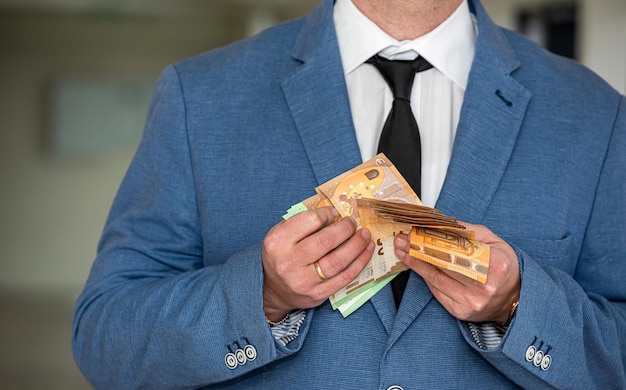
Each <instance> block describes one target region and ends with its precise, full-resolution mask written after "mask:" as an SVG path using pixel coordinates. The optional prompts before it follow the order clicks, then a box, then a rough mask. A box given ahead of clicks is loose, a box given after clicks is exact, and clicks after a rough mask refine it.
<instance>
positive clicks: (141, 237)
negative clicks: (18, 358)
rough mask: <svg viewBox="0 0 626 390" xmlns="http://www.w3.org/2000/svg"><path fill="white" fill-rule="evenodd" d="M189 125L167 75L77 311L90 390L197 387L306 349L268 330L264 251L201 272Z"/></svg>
mask: <svg viewBox="0 0 626 390" xmlns="http://www.w3.org/2000/svg"><path fill="white" fill-rule="evenodd" d="M185 117H186V112H185V105H184V96H183V92H182V89H181V87H180V83H179V79H178V76H177V73H176V70H175V68H174V67H170V68H168V69H166V70H165V71H164V73H163V74H162V76H161V78H160V80H159V82H158V84H157V87H156V90H155V94H154V97H153V101H152V105H151V108H150V110H149V114H148V119H147V124H146V129H145V132H144V137H143V139H142V142H141V144H140V146H139V149H138V151H137V153H136V156H135V158H134V159H133V161H132V163H131V166H130V167H129V170H128V172H127V174H126V177H125V178H124V180H123V182H122V184H121V187H120V189H119V192H118V194H117V196H116V199H115V201H114V204H113V206H112V208H111V212H110V215H109V218H108V220H107V222H106V226H105V228H104V232H103V235H102V238H101V241H100V243H99V246H98V253H97V257H96V260H95V262H94V264H93V267H92V270H91V274H90V276H89V279H88V281H87V283H86V286H85V288H84V291H83V293H82V294H81V296H80V297H79V299H78V301H77V304H76V308H75V316H74V323H73V340H72V348H73V353H74V357H75V360H76V362H77V364H78V366H79V368H80V369H81V370H82V372H83V373H84V375H85V376H86V377H87V379H88V380H89V381H90V382H91V383H92V385H93V386H94V387H95V388H102V389H129V388H138V387H141V388H151V389H158V388H188V387H198V386H201V385H208V384H211V383H217V382H221V381H225V380H228V379H232V378H235V377H237V376H239V375H243V374H245V373H247V372H249V371H251V370H254V369H256V368H258V367H261V366H263V365H265V364H267V363H269V362H271V361H274V360H276V359H279V358H281V357H284V356H286V355H288V354H291V353H293V352H294V351H296V350H298V349H299V348H300V347H301V343H302V340H301V339H302V338H303V337H300V338H299V339H296V340H294V341H293V342H291V343H289V344H288V346H287V347H285V346H282V345H280V344H279V343H277V342H276V341H275V339H274V338H273V336H272V334H271V331H270V328H269V326H268V325H267V324H266V322H265V319H264V312H263V302H262V284H263V271H262V263H261V243H257V244H255V245H252V246H251V247H249V248H247V249H244V250H242V251H240V252H238V253H236V254H233V255H232V256H231V257H230V258H228V259H224V260H215V259H211V261H206V259H205V253H207V251H206V248H204V247H203V246H204V245H206V244H205V241H204V240H203V238H202V233H201V221H200V220H199V217H198V207H199V206H198V204H197V203H196V196H195V191H194V172H193V169H192V164H191V161H190V160H191V155H190V148H189V145H188V137H187V135H186V128H185ZM207 263H208V264H210V265H207ZM307 317H309V318H310V317H311V316H307ZM309 321H310V319H309V320H306V321H305V323H304V324H303V325H302V327H301V329H300V334H301V335H304V334H305V333H306V332H307V329H308V324H309Z"/></svg>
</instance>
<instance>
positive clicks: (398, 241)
mask: <svg viewBox="0 0 626 390" xmlns="http://www.w3.org/2000/svg"><path fill="white" fill-rule="evenodd" d="M407 244H408V242H407V241H406V240H405V239H404V238H402V237H396V246H398V247H400V248H406V246H407Z"/></svg>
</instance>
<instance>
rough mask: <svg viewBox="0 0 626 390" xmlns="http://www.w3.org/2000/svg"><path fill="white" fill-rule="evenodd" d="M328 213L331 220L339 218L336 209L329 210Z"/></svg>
mask: <svg viewBox="0 0 626 390" xmlns="http://www.w3.org/2000/svg"><path fill="white" fill-rule="evenodd" d="M330 212H331V214H332V215H333V218H335V219H336V218H339V211H337V209H336V208H334V207H333V208H332V209H330Z"/></svg>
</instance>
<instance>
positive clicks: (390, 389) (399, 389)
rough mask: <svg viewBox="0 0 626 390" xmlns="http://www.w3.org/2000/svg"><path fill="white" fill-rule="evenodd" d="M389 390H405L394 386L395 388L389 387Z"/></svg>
mask: <svg viewBox="0 0 626 390" xmlns="http://www.w3.org/2000/svg"><path fill="white" fill-rule="evenodd" d="M387 390H404V389H403V388H402V387H401V386H398V385H393V386H389V387H387Z"/></svg>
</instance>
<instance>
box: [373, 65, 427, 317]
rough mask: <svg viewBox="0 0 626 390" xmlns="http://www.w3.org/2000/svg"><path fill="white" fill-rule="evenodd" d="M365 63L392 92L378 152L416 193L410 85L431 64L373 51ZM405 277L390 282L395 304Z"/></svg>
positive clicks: (416, 138) (417, 162)
mask: <svg viewBox="0 0 626 390" xmlns="http://www.w3.org/2000/svg"><path fill="white" fill-rule="evenodd" d="M367 63H369V64H372V65H374V66H375V67H376V68H377V69H378V71H379V72H380V74H381V75H382V76H383V78H384V79H385V81H386V82H387V84H388V85H389V88H390V89H391V92H392V94H393V104H392V107H391V112H390V113H389V116H388V117H387V120H386V121H385V125H384V126H383V131H382V133H381V135H380V141H378V153H381V152H382V153H385V155H386V156H387V157H388V158H389V159H390V160H391V162H393V164H394V165H395V166H396V168H398V171H400V173H401V174H402V176H403V177H404V178H405V179H406V181H407V182H408V183H409V185H410V186H411V188H413V190H414V191H415V193H416V194H417V196H420V192H421V180H422V178H421V177H422V172H421V171H422V158H421V155H422V153H421V143H420V134H419V129H418V127H417V122H416V121H415V116H414V115H413V111H412V110H411V104H410V103H411V89H412V88H413V80H414V79H415V74H416V73H417V72H422V71H424V70H428V69H430V68H432V67H433V66H432V65H431V64H430V63H429V62H428V61H426V60H425V59H424V58H423V57H421V56H420V57H417V58H416V59H415V60H412V61H403V60H388V59H386V58H383V57H380V56H378V55H375V56H374V57H372V58H370V59H369V60H368V61H367ZM408 278H409V273H408V272H401V273H400V274H399V275H397V276H396V277H395V278H394V279H393V281H392V282H391V287H392V289H393V297H394V299H395V302H396V307H398V306H400V301H401V300H402V295H403V294H404V288H405V287H406V282H407V280H408Z"/></svg>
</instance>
